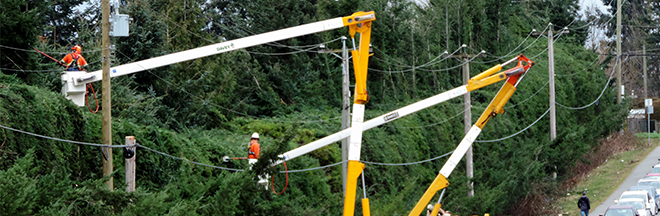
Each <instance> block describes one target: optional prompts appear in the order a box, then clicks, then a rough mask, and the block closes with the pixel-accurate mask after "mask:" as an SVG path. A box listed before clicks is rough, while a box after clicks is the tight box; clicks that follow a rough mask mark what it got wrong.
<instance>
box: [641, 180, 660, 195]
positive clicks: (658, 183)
mask: <svg viewBox="0 0 660 216" xmlns="http://www.w3.org/2000/svg"><path fill="white" fill-rule="evenodd" d="M637 186H653V187H655V192H656V193H657V194H660V179H659V178H643V179H640V180H639V181H637Z"/></svg>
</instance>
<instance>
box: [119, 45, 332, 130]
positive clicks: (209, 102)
mask: <svg viewBox="0 0 660 216" xmlns="http://www.w3.org/2000/svg"><path fill="white" fill-rule="evenodd" d="M117 53H119V54H121V55H123V56H125V57H126V58H129V59H130V57H128V56H127V55H126V54H124V53H122V52H119V51H117ZM133 63H135V62H133ZM136 64H137V65H138V66H139V67H141V68H142V69H144V70H145V71H147V73H150V74H151V75H154V76H155V77H156V78H158V79H160V80H162V81H163V82H165V83H166V84H168V85H170V86H172V87H175V89H178V90H180V91H181V92H183V93H186V94H187V95H189V96H191V97H193V98H196V99H198V100H201V101H204V103H207V104H211V105H213V106H216V107H218V108H221V109H224V110H226V111H229V112H232V113H235V114H238V115H241V116H245V117H251V118H254V119H259V120H263V121H273V122H281V123H315V122H326V121H331V120H335V119H340V118H342V117H341V116H337V117H334V118H330V119H327V120H310V121H283V120H274V119H264V118H260V117H257V116H253V115H250V114H247V113H242V112H238V111H236V110H234V109H230V108H227V107H224V106H221V105H218V104H215V103H213V102H211V101H209V100H207V99H205V98H202V97H200V96H197V95H195V94H192V93H190V92H188V91H186V90H185V89H184V88H182V87H179V86H177V85H175V84H174V83H172V82H170V81H168V80H166V79H164V78H162V77H160V76H158V75H157V74H155V73H153V72H151V69H146V68H144V67H142V65H140V64H138V63H136Z"/></svg>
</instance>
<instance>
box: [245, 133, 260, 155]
mask: <svg viewBox="0 0 660 216" xmlns="http://www.w3.org/2000/svg"><path fill="white" fill-rule="evenodd" d="M259 154H261V148H260V146H259V134H258V133H253V134H252V140H251V141H250V144H248V160H249V159H255V160H256V159H259Z"/></svg>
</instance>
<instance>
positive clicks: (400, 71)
mask: <svg viewBox="0 0 660 216" xmlns="http://www.w3.org/2000/svg"><path fill="white" fill-rule="evenodd" d="M477 57H479V55H475V56H474V57H472V58H471V59H469V60H467V61H465V62H463V63H461V64H459V65H456V66H454V67H450V68H445V69H438V70H426V69H419V70H421V71H428V72H438V71H448V70H452V69H455V68H459V67H462V66H463V65H465V64H468V63H470V62H472V61H473V60H474V59H475V58H477ZM369 70H370V71H376V72H381V73H390V74H393V73H405V72H410V71H413V69H409V70H398V71H384V70H378V69H373V68H369Z"/></svg>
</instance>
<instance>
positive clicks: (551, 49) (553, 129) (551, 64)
mask: <svg viewBox="0 0 660 216" xmlns="http://www.w3.org/2000/svg"><path fill="white" fill-rule="evenodd" d="M548 25H549V28H550V29H549V30H548V77H549V78H550V80H549V81H548V85H549V98H550V140H551V141H552V140H555V138H557V117H556V104H555V41H554V34H557V33H559V34H567V33H570V31H569V30H568V28H564V29H562V30H561V31H556V32H555V31H554V30H553V28H552V23H550V24H548ZM541 34H543V32H534V33H532V35H541ZM554 176H555V174H554V173H553V177H554Z"/></svg>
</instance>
